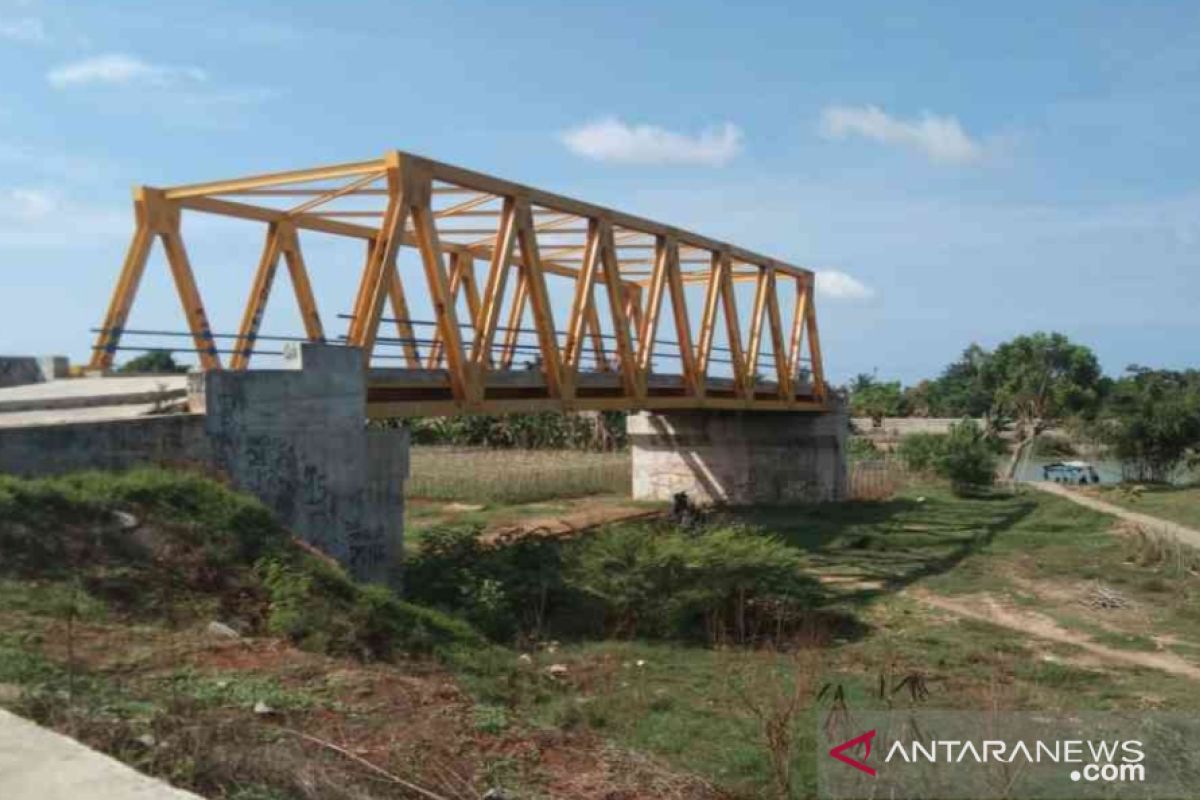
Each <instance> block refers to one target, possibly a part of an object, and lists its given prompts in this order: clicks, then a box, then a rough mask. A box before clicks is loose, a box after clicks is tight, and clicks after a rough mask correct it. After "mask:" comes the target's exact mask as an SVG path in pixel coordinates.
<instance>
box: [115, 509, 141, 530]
mask: <svg viewBox="0 0 1200 800" xmlns="http://www.w3.org/2000/svg"><path fill="white" fill-rule="evenodd" d="M112 515H113V519H114V520H116V522H117V525H118V526H119V527H120V528H121V530H123V531H131V530H133V529H134V528H136V527H137V526H139V525H141V524H142V523H141V522H139V521H138V518H137V517H135V516H134V515H133V514H130V513H129V512H128V511H114V512H112Z"/></svg>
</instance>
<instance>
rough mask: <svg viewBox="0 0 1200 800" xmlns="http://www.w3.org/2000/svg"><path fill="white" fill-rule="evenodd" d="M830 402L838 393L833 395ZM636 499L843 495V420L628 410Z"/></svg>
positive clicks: (839, 415) (788, 499)
mask: <svg viewBox="0 0 1200 800" xmlns="http://www.w3.org/2000/svg"><path fill="white" fill-rule="evenodd" d="M835 402H836V401H835ZM627 430H628V433H629V443H630V448H631V449H632V451H633V497H634V499H635V500H670V499H671V498H672V497H673V496H674V495H675V494H676V493H678V492H686V493H687V495H688V497H689V498H691V499H692V500H694V501H696V502H700V503H718V504H728V505H751V504H764V505H779V504H787V503H797V502H819V501H837V500H844V499H846V496H847V489H848V478H847V469H846V438H847V436H848V435H849V420H848V418H847V416H846V411H845V408H844V406H842V405H841V404H840V403H839V404H836V405H834V407H833V409H832V410H831V411H828V412H824V413H811V412H769V413H763V412H745V411H716V410H711V411H708V410H702V411H671V412H642V413H639V414H631V415H630V416H629V419H628V423H627Z"/></svg>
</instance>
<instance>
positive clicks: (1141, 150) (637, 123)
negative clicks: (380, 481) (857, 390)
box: [0, 0, 1200, 382]
mask: <svg viewBox="0 0 1200 800" xmlns="http://www.w3.org/2000/svg"><path fill="white" fill-rule="evenodd" d="M0 75H2V76H3V80H2V81H0V352H6V353H46V352H58V353H67V354H69V355H70V356H71V357H72V359H73V360H83V359H84V358H85V357H86V355H87V350H88V347H89V345H90V334H89V333H88V328H90V327H92V326H94V325H96V324H98V322H99V319H100V316H101V314H102V313H103V308H104V306H105V304H106V302H107V298H108V294H109V291H110V289H111V286H112V284H113V281H114V280H115V276H116V271H117V269H118V267H119V264H120V260H121V256H122V253H123V251H124V248H125V245H126V241H127V238H128V235H129V231H130V226H131V218H130V206H129V187H130V186H132V185H133V184H138V183H143V184H150V185H170V184H178V183H187V182H192V181H199V180H208V179H215V178H223V177H231V176H236V175H241V174H245V173H252V172H263V171H273V170H277V169H289V168H294V167H303V166H313V165H318V164H322V163H329V162H339V161H352V160H360V159H366V158H374V157H378V156H380V155H382V154H383V152H385V151H386V150H388V149H391V148H399V149H403V150H408V151H412V152H417V153H421V154H424V155H428V156H430V157H433V158H437V159H439V160H443V161H449V162H452V163H457V164H461V165H463V166H468V167H472V168H475V169H479V170H483V171H487V172H492V173H495V174H498V175H500V176H503V177H508V178H512V179H515V180H519V181H521V182H523V183H530V184H534V185H539V186H542V187H544V188H547V189H551V190H555V191H559V192H562V193H565V194H572V195H576V196H581V197H584V198H586V199H589V200H594V201H596V202H600V203H603V204H606V205H613V206H617V207H620V208H623V209H627V210H630V211H635V212H638V213H641V214H643V215H646V216H650V217H653V218H656V219H661V220H663V221H665V222H669V223H672V224H675V225H678V226H681V227H687V228H691V229H694V230H698V231H701V232H703V233H706V234H710V235H712V236H714V237H717V238H723V239H726V240H729V241H733V242H736V243H738V244H742V245H745V246H747V247H751V248H753V249H757V250H760V251H763V252H766V253H769V254H771V255H773V256H777V257H779V258H782V259H785V260H788V261H790V262H792V263H796V264H802V265H805V266H809V267H812V268H814V269H816V270H818V271H819V272H820V273H821V274H822V287H821V292H820V303H819V312H820V317H821V330H822V338H823V343H824V347H825V358H826V362H827V366H828V371H829V373H830V376H831V377H832V378H833V379H834V380H837V381H843V380H846V379H848V378H849V377H850V376H852V375H853V374H855V373H858V372H871V371H873V370H878V373H879V374H880V376H881V377H894V378H900V379H903V380H904V381H906V382H911V381H914V380H916V379H918V378H920V377H922V376H927V375H932V374H934V373H936V372H937V371H938V370H939V369H940V368H941V367H942V366H943V365H944V364H945V363H946V362H948V361H949V360H951V359H953V358H954V357H955V356H956V355H957V354H958V353H959V352H960V351H961V350H962V349H963V348H964V347H965V346H966V345H967V344H968V343H970V342H971V341H977V342H980V343H982V344H984V345H985V346H992V345H994V344H996V343H997V342H999V341H1002V340H1004V339H1005V338H1008V337H1011V336H1013V335H1015V334H1018V333H1021V332H1025V331H1030V330H1034V329H1056V330H1061V331H1063V332H1065V333H1067V334H1068V335H1070V336H1072V337H1073V338H1077V339H1079V340H1081V341H1083V342H1085V343H1087V344H1089V345H1090V346H1092V347H1093V348H1094V349H1095V350H1096V352H1097V354H1098V355H1099V357H1100V359H1101V361H1102V363H1103V365H1104V367H1105V368H1106V369H1107V370H1108V371H1110V372H1118V371H1120V370H1121V369H1122V368H1123V367H1124V366H1125V365H1126V364H1128V363H1131V362H1139V363H1144V364H1152V365H1161V366H1173V367H1183V366H1189V365H1190V366H1195V365H1196V364H1197V362H1198V361H1200V358H1198V356H1200V314H1198V313H1197V311H1198V309H1200V181H1198V175H1200V148H1197V142H1200V102H1197V93H1196V90H1197V86H1200V4H1196V3H1128V4H1121V3H1113V2H1105V3H1078V2H1055V3H1024V2H1009V3H1003V4H987V5H985V4H979V3H903V4H900V3H844V4H829V3H820V4H817V3H812V4H802V3H775V4H772V3H747V2H741V3H727V4H726V3H705V2H659V3H653V2H645V0H643V2H638V3H632V2H631V3H624V2H619V3H617V2H614V3H610V4H607V5H605V6H604V7H590V6H589V5H588V4H582V3H564V2H556V3H550V2H546V3H520V4H518V3H496V2H490V3H487V2H392V3H384V2H378V3H377V2H339V3H336V4H335V3H314V2H292V3H289V4H286V5H285V4H279V3H266V2H236V3H235V2H196V3H190V4H186V5H185V4H176V3H163V2H146V3H143V2H117V1H110V2H105V3H82V2H80V3H67V2H50V1H49V0H45V1H44V2H43V1H42V0H26V1H25V2H22V1H21V0H0ZM186 232H187V233H188V235H189V239H188V242H189V246H191V247H192V250H193V253H192V255H193V261H194V262H196V270H197V274H198V277H199V280H200V288H201V290H202V292H203V294H204V296H205V299H206V300H207V301H208V304H209V306H210V316H211V317H212V318H213V319H214V326H215V327H217V328H218V329H225V330H228V329H233V328H235V327H236V321H237V315H238V308H237V306H238V304H240V302H242V300H243V299H244V296H245V293H246V288H247V286H248V284H249V279H250V274H251V270H252V269H253V264H254V261H255V259H256V257H257V250H258V244H257V241H258V238H257V237H258V234H257V233H256V234H254V235H253V236H251V237H249V238H245V237H243V236H242V234H240V233H234V232H230V231H227V230H226V229H225V228H222V227H221V226H219V225H215V224H214V225H206V224H202V223H198V224H197V225H196V227H195V229H194V230H188V231H186ZM360 257H361V254H360V253H357V252H355V253H345V252H335V250H334V249H329V250H328V251H318V252H317V253H316V254H314V253H312V252H310V253H309V261H310V268H311V269H312V270H313V272H314V273H315V274H314V282H315V283H316V284H317V287H318V292H319V293H320V292H321V288H322V286H336V285H337V284H339V282H341V283H346V282H352V281H353V280H354V278H355V277H356V275H355V271H356V270H357V269H358V266H359V261H360ZM314 261H315V262H316V263H312V262H314ZM318 273H319V274H318ZM284 291H286V290H284ZM168 292H169V287H168V285H167V283H166V279H165V268H164V267H163V265H162V263H161V261H155V262H152V263H151V266H150V273H149V274H148V276H147V283H146V291H145V293H144V294H143V296H142V297H140V298H139V300H140V302H139V307H137V308H135V310H134V314H133V318H132V319H131V324H142V325H146V326H150V325H163V326H166V327H171V328H180V327H181V317H180V315H179V312H178V310H177V308H178V305H177V302H176V301H175V300H174V299H173V297H172V296H171V295H170V294H169V293H168ZM277 294H278V293H277ZM344 305H345V306H346V307H344V308H335V309H327V310H326V317H327V318H328V317H330V316H331V315H332V314H333V313H335V312H336V311H345V310H348V301H347V304H344ZM270 327H271V325H270V323H269V322H268V324H266V325H264V332H269V330H268V329H269V328H270Z"/></svg>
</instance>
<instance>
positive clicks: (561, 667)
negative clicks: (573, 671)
mask: <svg viewBox="0 0 1200 800" xmlns="http://www.w3.org/2000/svg"><path fill="white" fill-rule="evenodd" d="M546 672H548V673H549V674H550V677H551V678H562V677H564V676H566V674H567V665H566V664H551V665H550V666H548V667H546Z"/></svg>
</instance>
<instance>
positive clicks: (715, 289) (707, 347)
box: [696, 253, 726, 389]
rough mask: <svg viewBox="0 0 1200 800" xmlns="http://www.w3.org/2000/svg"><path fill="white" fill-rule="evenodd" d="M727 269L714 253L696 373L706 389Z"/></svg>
mask: <svg viewBox="0 0 1200 800" xmlns="http://www.w3.org/2000/svg"><path fill="white" fill-rule="evenodd" d="M725 267H726V265H725V261H724V260H723V259H722V258H721V255H720V253H713V254H712V260H711V262H710V265H709V271H708V286H707V288H706V290H705V294H704V310H703V312H702V316H701V317H700V341H699V342H697V344H696V371H697V372H698V373H699V378H700V382H701V383H702V384H704V386H705V388H706V389H707V385H708V366H709V362H710V361H711V359H712V349H713V338H714V334H715V333H716V322H717V301H718V300H719V299H720V297H721V286H722V285H723V283H724V279H723V277H722V273H723V272H724V271H725Z"/></svg>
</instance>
